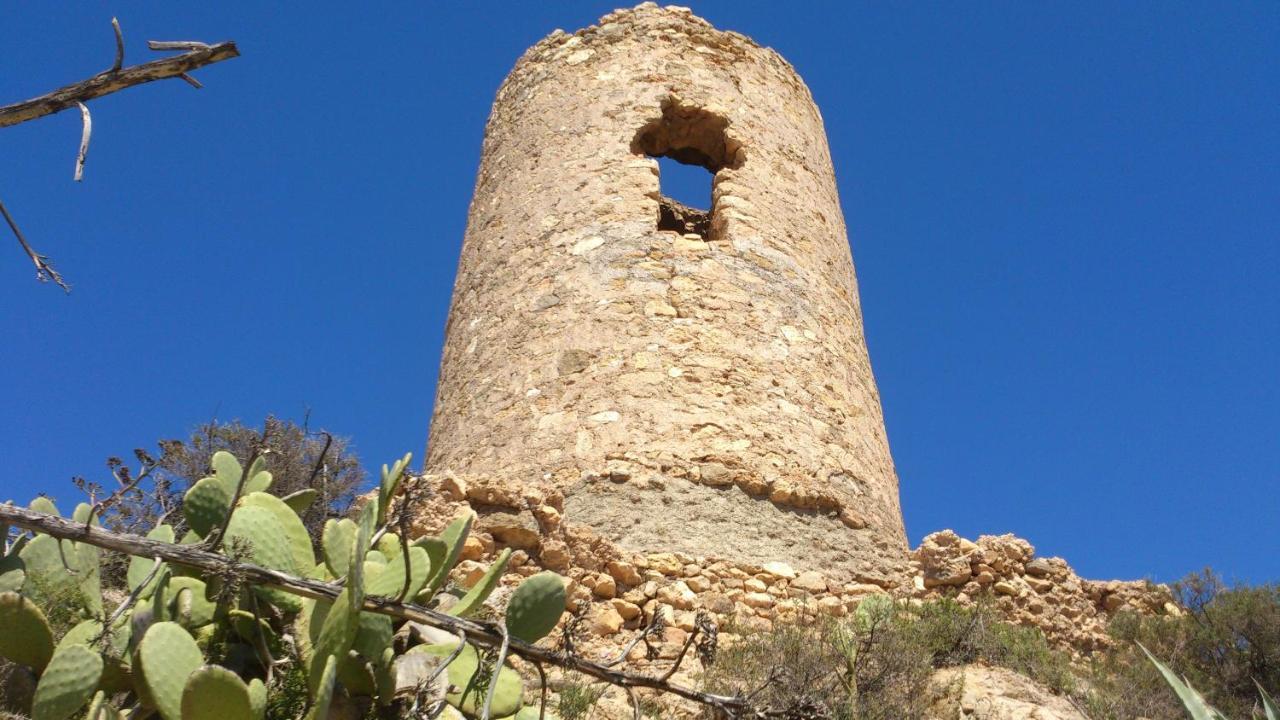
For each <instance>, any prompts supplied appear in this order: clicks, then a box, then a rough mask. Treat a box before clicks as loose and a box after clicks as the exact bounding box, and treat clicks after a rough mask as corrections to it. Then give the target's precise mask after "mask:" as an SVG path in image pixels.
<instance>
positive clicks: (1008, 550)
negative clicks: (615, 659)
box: [414, 476, 1179, 659]
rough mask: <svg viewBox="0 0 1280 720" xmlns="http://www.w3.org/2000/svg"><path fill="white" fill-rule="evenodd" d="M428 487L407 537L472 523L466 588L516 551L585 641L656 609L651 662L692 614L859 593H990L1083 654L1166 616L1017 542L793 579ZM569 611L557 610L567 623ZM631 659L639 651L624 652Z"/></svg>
mask: <svg viewBox="0 0 1280 720" xmlns="http://www.w3.org/2000/svg"><path fill="white" fill-rule="evenodd" d="M419 482H421V483H424V484H425V485H426V486H427V487H428V488H433V489H434V492H433V493H431V494H430V495H429V497H428V498H427V499H426V500H425V501H422V502H421V503H420V504H419V505H418V506H416V507H415V512H416V517H417V524H416V526H415V528H414V530H415V532H418V533H437V532H439V531H440V530H441V529H442V528H443V527H444V525H445V524H446V523H447V522H448V521H449V520H450V519H452V518H454V517H457V516H458V514H459V513H462V512H466V511H468V510H474V511H475V512H476V513H477V515H478V517H477V520H476V522H475V525H474V527H473V530H472V535H471V537H470V538H468V540H467V544H466V546H465V547H464V550H463V554H462V558H463V560H462V562H460V563H459V565H458V568H457V570H456V571H455V572H456V573H457V575H456V579H457V580H458V581H459V582H460V583H462V584H463V585H469V584H470V583H472V582H474V580H476V579H478V578H479V576H480V575H481V574H483V572H484V568H485V567H486V565H487V561H488V560H490V559H492V557H493V556H494V555H495V554H496V553H497V552H498V550H500V549H501V548H503V547H511V548H513V549H515V553H514V554H513V557H512V560H511V564H510V567H511V569H512V572H511V573H510V575H511V577H510V578H509V579H508V582H509V583H512V584H514V583H516V582H518V580H519V578H521V577H524V576H527V575H532V574H534V573H536V572H539V571H541V570H543V569H546V570H552V571H554V572H557V573H559V574H561V575H562V576H563V577H565V578H566V580H567V584H568V588H569V597H570V603H569V608H568V610H569V611H570V612H579V611H580V612H582V613H584V615H585V619H586V629H587V630H588V632H589V634H590V636H591V639H592V644H593V646H594V647H596V648H598V649H600V650H601V651H602V652H607V650H608V649H609V648H610V647H613V646H617V647H621V646H622V645H625V644H626V642H627V641H629V640H630V639H631V637H633V634H634V633H633V632H632V631H635V630H638V629H639V628H641V627H642V626H643V625H644V623H645V622H646V620H647V619H648V618H650V617H652V615H653V613H654V612H658V611H659V608H663V607H665V608H668V610H663V611H662V612H667V613H669V616H668V617H669V621H670V622H669V626H668V628H667V629H666V632H665V634H664V636H663V638H662V642H661V643H660V657H661V658H669V657H674V656H675V653H677V652H678V651H679V648H680V647H681V646H682V645H683V643H684V641H685V639H686V638H687V636H688V633H689V632H690V631H691V630H693V628H694V622H695V619H696V616H697V613H698V612H699V611H705V612H709V613H711V614H712V615H713V616H714V617H715V619H716V621H717V622H718V624H720V625H721V626H725V627H728V628H733V632H744V631H751V630H768V629H770V628H772V627H773V625H774V623H779V622H803V621H808V620H812V619H814V618H818V617H824V616H825V617H843V616H845V615H847V614H849V613H850V612H852V611H853V610H854V609H856V607H857V605H858V603H859V602H861V600H862V599H863V598H865V597H867V596H868V595H872V594H877V593H889V594H891V595H893V596H895V597H897V598H900V599H904V600H910V601H919V602H923V601H926V600H930V599H937V598H942V597H949V598H953V599H955V600H956V601H957V602H959V603H961V604H971V603H974V602H978V601H979V600H980V599H983V598H993V601H994V603H995V607H996V608H997V609H998V610H999V612H1000V614H1001V615H1002V616H1003V617H1004V618H1005V619H1007V620H1008V621H1009V622H1012V623H1015V624H1018V625H1023V626H1028V627H1035V628H1039V629H1040V630H1042V631H1043V632H1044V634H1045V636H1046V637H1047V638H1048V639H1049V640H1050V642H1052V643H1054V644H1055V645H1057V646H1058V647H1060V648H1063V649H1067V650H1070V651H1071V652H1073V653H1074V654H1076V655H1079V656H1087V655H1089V654H1091V653H1093V652H1095V651H1097V650H1100V649H1103V648H1105V647H1107V645H1108V639H1107V633H1106V626H1107V623H1108V622H1109V621H1110V619H1111V617H1113V616H1114V615H1115V614H1116V613H1117V612H1120V611H1122V610H1131V611H1135V612H1139V613H1144V614H1150V615H1168V614H1177V613H1178V612H1179V609H1178V608H1177V607H1176V606H1175V605H1173V603H1172V597H1171V595H1170V593H1169V591H1168V589H1167V588H1165V587H1163V586H1159V585H1154V584H1151V583H1145V582H1140V581H1139V582H1124V581H1094V580H1084V579H1082V578H1080V577H1079V576H1077V575H1076V574H1075V572H1074V571H1072V569H1071V568H1070V566H1068V565H1067V563H1066V562H1065V561H1064V560H1062V559H1061V558H1040V557H1036V556H1035V551H1034V548H1033V547H1032V546H1031V544H1030V543H1028V542H1027V541H1026V540H1022V539H1020V538H1016V537H1014V536H1012V535H1000V536H991V535H984V536H982V537H980V538H979V539H978V540H977V542H972V541H969V540H965V539H963V538H960V537H958V536H956V534H955V533H953V532H951V531H950V530H944V531H942V532H938V533H934V534H932V535H930V536H928V537H927V538H925V540H924V541H923V542H922V543H921V545H920V547H919V548H917V549H916V550H914V551H912V552H911V553H910V556H909V559H908V560H907V561H906V562H904V565H907V566H908V567H909V568H910V569H911V572H910V574H906V575H902V576H899V577H885V576H876V577H866V578H861V579H858V580H855V581H837V580H834V579H832V578H829V577H827V576H824V575H823V574H822V573H819V572H817V571H813V570H808V571H797V570H795V569H794V568H793V567H792V565H791V564H790V563H789V562H787V561H785V560H777V561H771V562H767V563H764V564H762V565H752V564H746V563H740V562H731V561H728V560H724V559H718V558H714V557H707V556H697V555H691V554H687V553H681V552H658V553H643V554H641V553H627V552H624V551H622V550H619V549H618V548H617V547H616V546H615V545H614V544H613V543H611V542H610V541H608V540H607V539H605V538H603V537H602V536H601V535H599V534H598V533H596V532H595V531H594V530H592V529H591V528H589V527H586V526H582V525H575V524H574V523H572V522H570V521H569V520H570V519H569V518H566V517H565V515H564V496H563V495H562V494H561V493H560V492H559V490H557V489H555V488H554V487H552V486H548V485H534V486H529V485H526V486H515V485H510V484H503V483H500V482H497V481H494V480H492V479H480V480H477V479H475V478H472V479H471V481H470V482H468V481H464V480H462V479H460V478H458V477H456V476H448V477H438V476H425V477H423V478H422V479H420V480H419ZM566 617H568V615H566ZM635 653H636V659H639V658H640V657H641V655H642V653H643V648H638V649H637V650H636V651H635Z"/></svg>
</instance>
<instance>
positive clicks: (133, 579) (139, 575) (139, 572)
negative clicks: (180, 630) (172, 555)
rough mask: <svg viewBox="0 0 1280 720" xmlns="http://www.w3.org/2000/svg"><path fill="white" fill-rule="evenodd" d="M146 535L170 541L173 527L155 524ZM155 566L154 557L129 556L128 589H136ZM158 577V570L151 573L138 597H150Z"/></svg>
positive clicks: (162, 540)
mask: <svg viewBox="0 0 1280 720" xmlns="http://www.w3.org/2000/svg"><path fill="white" fill-rule="evenodd" d="M147 537H148V538H150V539H152V540H159V541H160V542H166V543H171V542H173V538H174V532H173V527H172V526H171V525H157V526H155V527H154V528H152V529H151V532H149V533H147ZM160 564H161V565H162V566H163V565H164V563H160ZM155 566H156V559H155V558H149V557H143V556H141V555H134V556H133V557H131V558H129V573H128V575H127V578H128V583H129V590H130V591H135V590H137V589H138V586H139V585H141V584H142V583H143V581H144V580H146V579H147V576H148V575H151V571H152V570H154V569H155ZM159 578H160V573H159V572H157V573H156V574H155V575H151V582H149V583H148V584H147V587H146V588H144V589H143V590H142V591H141V592H139V593H138V597H139V598H143V599H145V598H148V597H151V593H152V591H153V590H155V585H156V580H158V579H159Z"/></svg>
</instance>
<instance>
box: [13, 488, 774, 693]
mask: <svg viewBox="0 0 1280 720" xmlns="http://www.w3.org/2000/svg"><path fill="white" fill-rule="evenodd" d="M0 523H7V524H9V525H13V526H16V527H20V528H22V529H24V530H30V531H32V532H40V533H44V534H46V535H50V536H52V537H55V538H58V539H60V540H73V541H75V542H82V543H88V544H89V545H93V546H95V547H99V548H102V549H104V550H113V551H115V552H121V553H125V554H127V555H136V556H141V557H148V558H155V557H158V558H161V559H162V560H167V561H169V562H172V563H175V564H177V565H183V566H185V567H189V568H195V569H197V570H202V571H205V572H208V573H223V574H226V573H234V574H236V575H238V576H240V577H243V578H244V579H245V580H246V581H248V582H251V583H254V584H257V585H268V586H271V587H276V588H279V589H281V590H284V591H286V592H290V593H293V594H295V595H300V596H302V597H309V598H317V599H326V600H332V599H334V598H336V597H337V596H338V594H339V593H340V592H341V587H340V586H338V585H337V584H335V583H327V582H320V581H318V580H310V579H307V578H300V577H295V576H293V575H289V574H287V573H283V572H279V571H277V570H271V569H269V568H264V567H261V566H259V565H253V564H250V563H244V562H238V561H236V560H234V559H232V558H230V557H227V556H226V555H221V554H219V553H214V552H209V551H208V550H204V549H202V548H200V547H199V546H197V545H175V544H172V543H165V542H160V541H158V540H151V539H149V538H144V537H139V536H136V535H126V534H123V533H117V532H112V531H110V530H106V529H104V528H101V527H97V526H93V525H87V524H85V523H79V522H75V521H73V520H68V519H66V518H61V517H58V516H56V515H47V514H45V513H40V512H35V511H34V510H28V509H26V508H21V507H17V506H15V505H12V504H3V505H0ZM364 609H365V610H367V611H369V612H374V613H378V614H380V615H388V616H390V617H394V618H400V619H404V620H412V621H414V622H419V623H423V624H424V625H430V626H432V627H435V628H439V629H441V630H445V631H448V632H451V633H454V634H455V635H461V636H463V637H465V638H466V640H467V642H470V643H474V644H475V645H479V646H481V647H487V648H495V649H497V648H501V647H502V646H503V645H504V644H506V645H507V649H508V651H509V652H510V654H512V655H518V656H520V657H522V658H524V659H525V660H528V661H529V662H531V663H534V664H538V663H546V664H548V665H555V666H558V667H561V668H564V669H566V670H574V671H577V672H579V673H582V674H583V675H587V676H589V677H594V678H596V679H598V680H602V681H604V682H607V683H610V684H612V685H617V686H620V687H624V688H641V687H643V688H650V689H653V690H657V691H659V692H663V693H669V694H671V695H675V696H678V697H681V698H684V699H686V700H691V701H693V702H695V703H699V704H701V705H705V706H708V707H712V708H716V709H717V710H720V711H722V712H723V713H725V714H727V715H728V716H729V717H735V718H769V717H781V716H778V715H775V714H773V713H772V712H771V711H767V710H766V711H755V710H752V709H751V708H749V707H748V706H747V702H746V701H745V700H744V699H742V698H739V697H731V696H727V695H716V694H712V693H706V692H701V691H699V690H695V689H693V688H690V687H686V686H684V685H677V684H674V683H671V682H669V681H668V680H667V679H665V678H657V677H653V676H651V675H641V674H637V673H628V672H623V671H619V670H613V669H610V668H609V667H606V666H604V665H601V664H600V663H595V662H591V661H590V660H586V659H584V658H581V657H578V656H576V655H572V654H565V653H560V652H556V651H554V650H550V649H547V648H543V647H538V646H537V645H530V644H529V643H526V642H524V641H522V640H519V639H516V638H510V637H507V638H504V633H503V632H502V631H501V630H500V629H499V628H498V627H497V626H496V625H493V624H491V623H478V622H473V621H471V620H465V619H463V618H458V617H454V616H452V615H446V614H444V613H442V612H438V611H435V610H431V609H429V608H426V607H423V606H421V605H416V604H413V603H403V602H395V601H394V600H389V599H385V598H381V597H376V596H369V597H365V599H364Z"/></svg>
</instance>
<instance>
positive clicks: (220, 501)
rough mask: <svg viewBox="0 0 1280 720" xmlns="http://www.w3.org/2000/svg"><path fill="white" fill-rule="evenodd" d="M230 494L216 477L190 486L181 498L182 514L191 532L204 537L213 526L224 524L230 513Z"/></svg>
mask: <svg viewBox="0 0 1280 720" xmlns="http://www.w3.org/2000/svg"><path fill="white" fill-rule="evenodd" d="M232 492H234V490H228V489H227V487H226V486H225V485H224V484H223V483H222V481H221V480H220V479H218V478H216V477H207V478H204V479H202V480H199V481H197V482H196V484H194V485H192V486H191V489H189V490H187V494H186V495H184V496H183V498H182V514H183V516H184V517H186V518H187V525H188V526H189V527H190V528H191V530H192V532H194V533H195V534H197V535H199V536H200V537H204V536H206V535H208V534H209V532H210V531H211V530H213V528H214V527H215V526H220V525H222V524H223V523H225V522H226V521H227V515H229V514H230V513H231V493H232Z"/></svg>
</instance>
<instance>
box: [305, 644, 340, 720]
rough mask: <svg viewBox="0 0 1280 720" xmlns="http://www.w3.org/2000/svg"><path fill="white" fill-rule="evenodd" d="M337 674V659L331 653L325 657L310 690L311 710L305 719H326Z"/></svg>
mask: <svg viewBox="0 0 1280 720" xmlns="http://www.w3.org/2000/svg"><path fill="white" fill-rule="evenodd" d="M337 676H338V659H337V658H335V657H333V656H332V655H331V656H329V657H327V658H325V661H324V667H323V668H321V670H320V673H319V675H318V677H317V680H316V682H315V686H314V689H313V690H312V691H311V710H310V711H309V712H308V713H307V717H306V720H328V717H329V703H330V702H332V701H333V683H334V681H335V680H336V679H337Z"/></svg>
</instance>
